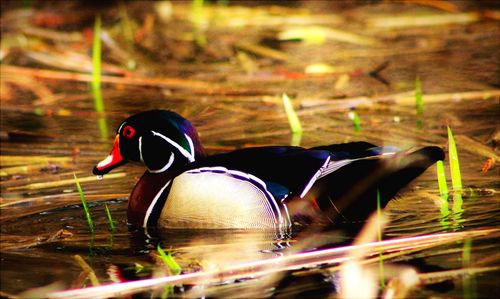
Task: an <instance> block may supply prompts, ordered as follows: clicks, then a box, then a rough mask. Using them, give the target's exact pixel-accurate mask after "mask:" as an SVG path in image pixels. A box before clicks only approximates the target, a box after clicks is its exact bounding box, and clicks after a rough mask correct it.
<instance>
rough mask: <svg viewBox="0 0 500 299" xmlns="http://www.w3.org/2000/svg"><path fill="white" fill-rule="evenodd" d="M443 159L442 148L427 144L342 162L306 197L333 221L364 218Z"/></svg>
mask: <svg viewBox="0 0 500 299" xmlns="http://www.w3.org/2000/svg"><path fill="white" fill-rule="evenodd" d="M443 159H444V152H443V150H442V149H441V148H439V147H435V146H429V147H424V148H419V149H413V150H408V151H401V152H397V153H385V154H381V155H369V156H367V157H363V158H357V159H351V160H349V161H348V163H346V162H345V161H333V162H332V163H338V162H342V165H340V167H337V168H336V169H334V170H333V171H331V169H330V170H329V171H328V173H325V174H322V175H321V176H320V178H319V179H318V180H317V181H316V183H315V185H314V187H313V188H312V190H311V192H309V194H308V195H307V196H306V197H308V198H305V199H306V200H312V201H314V203H315V205H316V206H317V207H318V208H319V210H320V211H322V213H321V214H322V215H323V216H326V217H327V218H328V219H329V220H330V221H333V222H334V223H351V222H357V221H363V220H366V219H367V218H368V216H369V215H370V214H371V213H372V212H374V211H375V210H376V209H377V197H378V195H377V193H378V194H379V195H380V205H381V208H383V207H385V205H386V204H387V203H388V202H389V200H391V199H392V198H393V197H394V196H395V195H396V194H397V192H398V191H399V190H400V189H402V188H403V187H405V186H406V185H407V184H409V183H410V182H411V181H412V180H413V179H415V178H416V177H418V176H419V175H420V174H422V173H423V172H424V171H425V170H426V169H427V168H428V167H429V166H431V165H433V164H434V163H435V162H436V161H438V160H443Z"/></svg>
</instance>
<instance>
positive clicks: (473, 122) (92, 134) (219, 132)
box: [0, 6, 500, 297]
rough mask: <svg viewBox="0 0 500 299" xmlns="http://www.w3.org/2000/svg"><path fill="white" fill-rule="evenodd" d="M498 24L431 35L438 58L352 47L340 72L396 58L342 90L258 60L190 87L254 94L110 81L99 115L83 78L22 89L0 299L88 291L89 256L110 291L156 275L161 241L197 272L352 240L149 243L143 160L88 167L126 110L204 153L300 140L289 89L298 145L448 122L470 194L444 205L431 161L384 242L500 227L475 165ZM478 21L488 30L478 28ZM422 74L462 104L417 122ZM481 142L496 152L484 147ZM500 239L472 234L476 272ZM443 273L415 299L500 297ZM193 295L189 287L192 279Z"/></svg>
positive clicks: (12, 115) (213, 235) (492, 191)
mask: <svg viewBox="0 0 500 299" xmlns="http://www.w3.org/2000/svg"><path fill="white" fill-rule="evenodd" d="M370 9H373V7H372V8H370V7H363V6H360V8H359V11H356V10H353V11H351V13H355V12H357V13H359V14H360V15H356V14H354V16H355V18H358V17H360V16H364V15H363V11H364V10H366V12H364V13H368V12H369V11H370ZM341 15H342V13H341ZM492 23H494V24H496V25H498V23H497V22H496V21H495V22H493V21H489V20H485V21H484V23H483V24H478V23H472V24H469V25H455V26H450V27H448V28H445V29H443V28H441V30H442V31H439V30H438V29H436V30H438V31H439V34H443V38H444V39H445V40H446V41H447V42H448V44H447V45H444V44H441V43H440V44H439V45H434V44H432V45H430V46H429V47H437V48H432V49H433V50H432V49H431V50H429V52H427V51H423V52H421V53H416V54H408V55H403V54H402V53H400V54H395V53H392V52H390V50H391V49H390V46H387V47H385V46H381V49H379V50H382V49H385V50H387V52H384V53H385V54H384V53H382V54H379V55H380V56H381V57H376V58H373V57H371V56H363V55H362V53H361V52H359V53H358V54H356V56H355V57H352V56H349V55H354V53H353V52H349V51H351V50H352V49H343V50H342V51H345V52H342V53H345V54H346V56H345V57H342V59H340V58H339V57H336V58H333V61H334V62H335V63H338V64H343V65H359V67H360V68H365V67H366V68H368V67H373V65H374V64H377V63H378V62H379V61H383V60H388V61H390V67H389V68H388V69H387V70H385V71H384V72H385V74H386V76H387V77H388V78H389V80H390V81H391V85H390V86H385V85H384V84H382V83H380V82H377V81H376V80H374V79H373V78H371V77H369V76H366V75H365V76H362V77H360V78H357V77H351V81H350V83H349V87H348V88H346V90H344V91H343V92H342V93H340V92H338V91H336V90H333V89H332V85H333V84H334V83H335V82H336V78H328V77H326V78H309V79H304V80H294V79H290V78H288V79H283V78H281V77H280V78H279V80H274V81H273V80H267V79H266V78H268V77H272V76H273V74H275V72H274V70H275V69H279V66H275V65H272V64H269V65H268V64H265V63H263V64H262V66H261V67H262V69H261V72H262V73H260V74H257V75H255V77H254V78H253V79H254V80H255V81H252V80H249V81H245V80H247V79H248V78H246V79H245V80H243V79H241V78H242V76H244V74H243V73H242V72H241V71H240V72H239V73H238V72H237V74H238V76H236V77H234V78H231V76H230V75H227V74H225V73H224V69H221V70H217V65H215V64H208V65H204V69H203V70H202V71H200V74H198V75H196V72H194V71H193V73H195V75H191V77H190V78H207V77H208V78H209V79H207V80H208V81H210V80H213V81H218V80H221V81H224V80H222V79H220V77H214V78H211V79H210V74H214V73H215V74H218V75H219V76H221V77H226V76H227V77H228V78H226V79H227V80H229V82H232V81H231V79H234V80H235V82H234V85H235V86H236V87H234V86H232V85H233V84H228V85H231V88H235V90H237V88H238V87H241V86H243V88H244V89H245V90H246V92H243V93H241V94H238V93H235V94H234V95H231V94H230V92H228V94H222V93H217V92H214V93H196V92H192V91H191V90H189V89H187V90H186V89H180V90H176V89H173V90H169V89H163V88H158V87H155V88H151V87H130V86H116V85H111V84H109V85H105V86H104V87H103V96H104V99H105V109H106V113H105V114H104V115H101V114H98V113H96V112H94V102H93V99H92V97H91V95H90V88H89V86H88V85H87V84H86V83H74V82H69V81H68V82H65V83H64V85H60V86H57V94H58V95H63V97H60V99H59V100H57V101H56V102H55V103H49V104H44V105H41V106H39V105H36V104H34V103H33V98H32V95H30V94H29V93H19V95H18V97H17V98H16V99H15V100H6V99H2V110H1V135H0V136H1V156H2V160H1V161H2V162H1V164H2V165H1V166H2V168H1V169H0V170H1V171H2V177H1V182H0V188H1V189H0V190H1V201H0V204H1V215H0V219H1V244H0V245H1V267H0V268H1V270H0V275H1V282H2V287H1V291H2V292H4V293H5V294H17V293H20V292H23V291H26V290H28V289H30V288H35V287H40V286H45V285H48V284H51V283H53V282H62V285H61V286H59V288H70V287H72V286H73V287H81V286H82V285H84V284H85V283H83V282H82V281H81V278H79V276H81V273H82V268H81V267H80V266H79V265H78V264H77V263H76V262H75V260H74V258H73V256H74V255H80V256H82V257H84V258H85V259H86V260H87V262H88V263H89V264H90V266H91V267H92V269H94V271H95V272H96V275H97V277H98V278H99V279H100V280H101V282H103V283H104V282H110V278H109V276H108V275H107V273H106V271H107V269H108V268H109V266H110V265H111V264H118V265H125V266H134V264H136V263H138V264H141V265H143V266H145V267H146V268H147V267H148V266H153V265H154V258H152V257H151V255H150V253H151V252H155V251H156V244H157V243H158V242H160V244H161V246H162V248H164V249H172V250H173V251H174V252H175V254H174V256H175V258H176V260H177V261H178V262H179V263H180V264H181V266H182V267H183V269H184V270H185V271H188V272H189V271H197V270H199V269H201V268H203V269H211V267H223V266H225V265H232V264H235V263H239V262H243V261H251V260H257V259H267V258H273V257H278V256H283V255H285V256H286V255H287V254H290V253H292V252H295V251H296V250H298V251H303V250H314V249H316V248H317V247H322V246H326V247H328V246H334V245H339V244H345V243H346V241H347V242H349V241H351V240H352V238H353V237H354V236H349V235H345V234H342V233H338V232H336V231H331V232H322V233H321V234H319V235H318V236H317V237H316V242H312V241H311V240H307V242H306V241H304V238H303V235H300V233H299V232H298V231H294V232H293V234H292V235H290V236H285V237H284V238H282V239H279V240H277V239H276V238H275V237H276V236H275V235H273V234H270V235H265V234H264V235H263V234H255V233H250V232H246V231H224V232H220V231H217V232H206V231H177V230H174V231H162V232H159V234H158V235H156V236H153V238H151V237H148V236H147V235H145V234H144V233H143V232H142V231H137V230H134V229H130V228H129V227H128V226H127V222H126V208H127V196H128V194H129V192H130V191H131V189H132V188H133V186H134V185H135V182H136V181H137V180H138V178H139V177H140V176H141V175H142V172H143V169H142V168H141V167H140V166H138V165H132V164H131V165H126V166H124V167H122V168H119V169H117V170H116V171H115V173H118V176H117V177H112V176H105V177H104V180H101V181H98V180H97V179H96V178H95V177H94V176H92V174H91V170H92V167H93V166H94V165H95V163H96V162H98V161H100V160H101V159H102V158H103V157H105V155H106V154H107V153H108V152H109V150H110V148H111V144H112V140H113V135H114V130H115V129H116V127H117V125H118V124H119V123H120V122H121V121H122V120H123V119H124V118H125V117H127V116H129V115H130V114H133V113H135V112H138V111H143V110H147V109H151V108H163V109H171V110H174V111H176V112H178V113H180V114H182V115H184V116H185V117H187V118H188V119H191V120H192V121H193V123H194V124H195V125H196V126H197V128H198V131H199V133H200V135H201V140H202V141H203V143H204V144H205V145H206V147H207V149H208V151H209V152H211V153H216V152H223V151H227V150H231V149H235V148H240V147H247V146H258V145H269V144H290V141H291V137H292V136H291V134H290V133H289V128H288V123H287V120H286V116H285V114H284V112H283V107H282V106H281V101H280V98H279V96H278V95H279V94H281V93H282V92H287V93H288V94H289V95H291V96H292V97H293V99H296V101H297V103H298V104H300V107H299V109H298V113H299V117H300V119H301V121H302V123H303V126H304V130H305V133H304V135H303V136H302V139H301V141H300V143H301V145H302V146H305V147H311V146H317V145H321V144H328V143H339V142H346V141H354V140H366V141H369V142H373V143H376V144H392V145H396V146H398V147H401V148H408V147H411V146H424V145H438V146H442V147H446V144H447V131H446V126H447V125H449V126H450V127H451V128H452V129H453V132H454V134H455V136H456V137H457V145H458V151H459V157H460V162H461V170H462V179H463V182H464V188H465V192H464V194H462V197H461V198H458V197H456V196H455V198H454V197H453V196H450V198H449V199H448V200H444V201H443V200H442V199H441V198H440V196H439V191H438V184H437V179H436V171H435V168H434V167H431V168H430V169H429V170H428V171H427V172H426V173H424V174H423V175H422V176H421V177H420V178H418V179H417V180H416V182H415V183H414V184H413V185H412V186H411V187H409V188H407V190H405V192H402V193H401V194H400V195H399V196H398V198H397V199H395V200H393V201H391V203H390V204H389V205H388V207H387V208H386V211H387V212H388V214H389V216H390V222H389V224H388V226H387V227H386V229H385V230H384V232H383V239H389V238H394V237H406V236H414V235H426V234H434V233H440V232H461V231H471V230H477V229H485V228H497V227H498V226H499V224H500V197H499V196H498V187H499V184H498V182H499V180H498V178H499V168H498V162H497V164H494V165H493V166H492V168H491V169H490V170H489V171H487V172H481V168H482V167H483V165H484V163H485V162H486V161H487V159H488V158H489V156H488V153H497V154H498V150H497V148H496V147H497V146H498V116H499V115H500V113H499V112H500V106H499V96H498V94H499V93H498V89H495V88H498V79H499V72H498V63H499V61H498V55H496V56H495V55H493V54H494V53H497V54H498V46H499V44H498V39H496V38H495V37H498V34H499V31H498V28H497V27H496V26H494V24H492ZM481 26H484V27H481ZM481 28H486V29H489V30H490V31H489V33H481V30H480V29H481ZM372 31H373V32H372V33H373V34H374V35H375V36H378V35H377V34H380V35H381V36H383V37H384V38H386V39H388V40H390V41H391V42H392V43H394V44H396V45H397V46H398V47H402V51H403V53H404V50H406V51H409V50H410V49H411V48H412V47H411V46H408V44H407V43H408V42H409V41H414V42H421V43H425V42H431V41H436V40H434V39H433V38H431V37H430V36H429V35H428V33H424V32H419V31H418V30H416V29H415V30H414V31H411V30H409V31H408V32H406V33H401V32H399V33H397V34H401V35H402V37H401V40H398V39H392V37H391V34H396V33H394V32H384V31H376V30H372ZM444 31H445V32H446V33H447V34H448V35H446V34H444V33H443V32H444ZM464 32H466V33H464ZM484 32H488V31H487V30H486V31H484ZM435 34H438V33H435ZM461 34H465V35H464V36H465V37H467V38H468V40H467V41H468V42H464V41H463V39H461V38H460V37H461V36H462V35H461ZM462 37H463V36H462ZM478 45H479V46H478ZM481 45H482V46H481ZM332 47H341V46H339V45H332ZM283 50H284V51H288V53H293V51H296V55H297V58H299V57H308V58H306V60H305V61H303V63H302V64H304V63H306V64H307V63H312V62H313V60H314V59H311V58H310V57H311V56H310V55H308V54H311V53H316V52H317V54H318V55H319V56H317V57H318V60H320V58H322V59H326V57H329V56H328V55H330V54H331V51H325V50H320V49H313V48H311V47H308V46H304V45H301V44H296V45H294V44H287V45H286V46H284V47H283ZM349 53H350V54H349ZM492 53H493V54H492ZM347 54H349V55H347ZM365 54H366V53H365ZM291 55H293V54H291ZM357 55H361V56H357ZM471 59H472V60H471ZM375 60H376V62H377V63H376V62H374V61H375ZM302 64H301V63H300V62H299V61H294V62H290V63H289V65H287V66H288V67H290V68H291V69H293V68H294V67H295V68H296V67H297V65H302ZM180 67H185V68H189V70H190V71H192V68H193V66H192V65H190V64H187V63H186V64H185V65H181V66H180ZM227 67H228V68H229V66H227ZM231 67H234V66H231ZM207 68H208V70H207ZM225 70H226V71H227V70H228V69H225ZM231 71H232V72H234V70H231ZM417 74H418V76H419V77H420V78H421V79H422V82H423V86H424V101H425V99H426V97H425V94H434V95H435V94H444V93H457V95H456V96H455V97H453V96H449V99H446V100H435V101H434V102H432V101H429V102H426V104H425V111H424V113H423V115H418V116H417V115H416V113H415V111H414V104H413V94H412V90H413V87H414V81H415V77H416V75H417ZM3 76H4V74H2V77H3ZM217 83H220V82H217ZM495 84H496V85H495ZM477 90H479V91H482V90H489V91H491V92H493V94H494V95H493V96H489V97H486V98H482V96H476V97H473V98H471V99H466V98H463V97H460V95H459V93H460V92H469V91H477ZM394 95H399V96H400V97H401V98H405V99H407V100H406V101H402V102H398V103H394V98H397V96H394ZM364 96H368V97H369V98H367V99H368V101H369V102H372V103H373V102H377V103H379V104H377V105H373V106H372V105H366V104H363V105H360V104H359V103H361V101H364V100H366V99H365V98H363V97H364ZM344 98H346V99H344ZM408 99H409V100H408ZM433 99H435V98H433ZM408 102H409V104H408ZM351 107H356V111H357V113H358V114H359V115H360V117H361V120H362V128H361V130H360V131H359V132H355V130H354V128H353V124H352V121H351V120H350V119H349V117H348V113H349V111H350V108H351ZM103 128H106V129H103ZM495 136H496V137H495ZM471 140H472V141H473V142H472V143H471ZM477 144H480V145H482V146H484V147H486V148H487V149H488V150H489V152H488V151H487V152H486V154H485V153H484V151H482V150H481V148H479V147H477V146H476V145H477ZM44 157H49V158H48V159H45V158H44ZM445 164H446V165H447V163H445ZM14 167H18V168H16V169H14ZM73 173H76V175H77V176H78V177H79V178H80V180H82V187H83V189H84V192H85V195H86V197H87V200H88V201H89V207H90V212H91V215H92V217H93V220H94V225H95V228H96V231H95V234H94V235H93V236H91V235H90V234H89V233H88V227H87V223H86V220H85V217H84V213H83V210H82V207H81V202H80V197H79V195H78V192H77V190H76V187H75V184H74V182H73ZM448 173H449V172H448V171H447V174H448ZM448 177H449V175H448ZM87 178H88V179H87ZM57 183H59V184H57ZM50 184H52V185H50ZM449 184H451V183H449ZM105 204H106V205H107V206H108V207H109V209H110V211H111V214H112V216H113V219H114V221H115V222H116V231H115V232H110V230H109V228H108V220H107V216H106V213H105ZM60 230H64V231H60ZM306 239H307V238H306ZM498 241H499V240H498V234H495V235H494V236H492V237H491V238H481V239H477V240H476V239H473V240H472V247H471V248H472V250H471V258H470V260H471V263H472V265H474V266H478V267H480V266H496V267H498V265H499V261H500V258H499V256H498V245H497V244H498ZM463 248H464V243H463V242H456V243H453V244H447V245H442V246H438V247H435V248H430V249H425V250H423V251H417V252H414V253H409V254H407V255H405V256H402V257H399V258H397V259H394V260H392V261H391V263H409V264H411V265H413V266H416V265H417V264H424V266H422V267H421V268H419V266H418V265H417V266H416V267H417V269H418V270H420V271H422V272H433V271H443V270H452V269H460V268H462V267H463V260H462V255H463ZM417 261H418V263H417ZM315 275H317V274H314V271H311V274H310V275H306V276H304V277H309V278H308V279H310V280H306V279H303V278H300V279H299V278H297V277H295V278H294V279H292V280H291V281H294V283H297V285H298V286H300V287H297V288H295V289H294V288H284V290H283V291H281V292H282V293H281V294H284V295H289V296H291V295H300V294H302V295H304V293H301V292H306V291H308V290H326V291H325V292H326V293H321V292H320V293H319V294H323V295H325V294H328V293H329V291H331V290H332V289H334V287H333V285H334V284H333V283H327V284H325V279H323V278H321V277H317V276H315ZM333 276H335V274H333ZM332 279H333V280H335V279H334V278H332ZM447 279H448V281H452V282H453V283H452V284H451V286H447V285H444V286H443V285H442V286H439V287H436V288H434V289H432V288H425V287H421V288H418V289H416V290H414V291H413V293H411V294H412V297H413V296H414V297H430V296H443V297H464V296H465V297H466V294H465V293H464V292H465V291H464V289H465V287H464V286H465V285H466V284H467V283H470V281H469V280H467V279H472V280H473V281H474V292H475V293H474V294H473V295H474V296H475V297H495V294H497V293H498V290H499V288H498V285H499V283H500V281H499V271H498V270H496V271H492V272H484V273H480V274H477V275H472V276H470V277H466V278H464V276H463V275H455V276H453V275H450V276H449V277H447ZM285 281H286V280H285ZM327 281H329V280H327ZM272 286H273V285H272V284H271V285H265V284H262V280H261V279H244V280H242V281H238V282H234V281H229V282H225V283H222V284H215V285H213V286H206V289H205V290H204V292H205V293H196V292H197V291H196V290H194V291H193V290H190V291H191V293H188V294H190V296H201V295H200V294H208V295H209V296H210V295H213V296H217V297H219V296H220V297H223V296H242V297H255V296H269V295H271V294H272V293H273V287H272ZM186 289H189V288H188V287H187V286H186ZM198 291H199V290H198ZM176 292H178V293H179V290H176ZM318 292H319V291H318ZM179 294H180V293H179ZM320 296H321V295H320Z"/></svg>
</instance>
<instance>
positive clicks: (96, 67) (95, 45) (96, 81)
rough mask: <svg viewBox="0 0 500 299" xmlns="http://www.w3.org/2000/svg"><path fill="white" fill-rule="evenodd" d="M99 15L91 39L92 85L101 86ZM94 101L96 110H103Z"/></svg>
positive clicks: (102, 107)
mask: <svg viewBox="0 0 500 299" xmlns="http://www.w3.org/2000/svg"><path fill="white" fill-rule="evenodd" d="M101 52H102V50H101V17H100V16H97V17H96V18H95V23H94V36H93V41H92V85H94V86H96V87H100V86H101V54H102V53H101ZM98 104H99V103H97V102H96V110H97V112H102V111H104V106H102V105H101V106H98Z"/></svg>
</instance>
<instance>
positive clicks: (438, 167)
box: [436, 160, 448, 197]
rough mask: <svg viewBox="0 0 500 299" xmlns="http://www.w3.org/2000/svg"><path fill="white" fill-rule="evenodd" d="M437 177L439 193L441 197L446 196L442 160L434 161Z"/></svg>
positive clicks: (446, 185)
mask: <svg viewBox="0 0 500 299" xmlns="http://www.w3.org/2000/svg"><path fill="white" fill-rule="evenodd" d="M436 171H437V179H438V185H439V194H440V195H441V197H443V196H446V197H448V184H447V183H446V173H445V172H444V163H443V161H441V160H440V161H437V162H436Z"/></svg>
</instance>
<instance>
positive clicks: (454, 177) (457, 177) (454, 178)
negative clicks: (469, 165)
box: [448, 127, 462, 191]
mask: <svg viewBox="0 0 500 299" xmlns="http://www.w3.org/2000/svg"><path fill="white" fill-rule="evenodd" d="M448 156H449V159H450V170H451V183H452V186H453V190H454V191H461V190H462V175H461V173H460V163H459V161H458V153H457V146H456V143H455V138H453V133H452V132H451V129H450V127H448Z"/></svg>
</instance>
